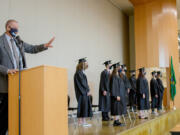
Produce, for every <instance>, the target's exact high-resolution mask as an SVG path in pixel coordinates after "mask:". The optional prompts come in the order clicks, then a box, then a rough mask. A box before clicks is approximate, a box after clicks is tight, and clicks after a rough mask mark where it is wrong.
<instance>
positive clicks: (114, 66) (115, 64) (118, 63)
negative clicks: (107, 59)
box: [110, 62, 120, 69]
mask: <svg viewBox="0 0 180 135" xmlns="http://www.w3.org/2000/svg"><path fill="white" fill-rule="evenodd" d="M119 66H120V62H117V63H114V64H113V65H111V67H110V69H112V67H113V68H117V67H119Z"/></svg>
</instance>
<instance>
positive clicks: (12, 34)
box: [9, 28, 18, 37]
mask: <svg viewBox="0 0 180 135" xmlns="http://www.w3.org/2000/svg"><path fill="white" fill-rule="evenodd" d="M17 32H18V29H16V28H11V30H10V31H9V33H10V34H11V36H12V37H16V33H17Z"/></svg>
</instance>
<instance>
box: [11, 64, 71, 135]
mask: <svg viewBox="0 0 180 135" xmlns="http://www.w3.org/2000/svg"><path fill="white" fill-rule="evenodd" d="M8 96H9V98H8V100H9V110H8V111H9V114H8V115H9V129H8V130H9V135H18V134H19V100H18V99H19V74H18V73H16V74H15V75H9V92H8ZM67 114H68V112H67V70H66V69H62V68H57V67H51V66H39V67H35V68H31V69H27V70H24V71H22V73H21V135H68V117H67Z"/></svg>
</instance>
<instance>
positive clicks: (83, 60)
mask: <svg viewBox="0 0 180 135" xmlns="http://www.w3.org/2000/svg"><path fill="white" fill-rule="evenodd" d="M86 58H87V57H84V58H81V59H79V60H78V61H79V63H81V62H86V61H87V60H86Z"/></svg>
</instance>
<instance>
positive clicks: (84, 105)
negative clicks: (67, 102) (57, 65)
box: [74, 70, 92, 118]
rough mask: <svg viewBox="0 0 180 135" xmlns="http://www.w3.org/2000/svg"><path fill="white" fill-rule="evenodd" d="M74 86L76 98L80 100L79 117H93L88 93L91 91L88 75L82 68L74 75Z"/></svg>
mask: <svg viewBox="0 0 180 135" xmlns="http://www.w3.org/2000/svg"><path fill="white" fill-rule="evenodd" d="M74 87H75V94H76V99H77V102H78V110H77V117H78V118H85V117H92V107H91V102H90V97H89V96H88V95H87V94H88V92H89V86H88V82H87V77H86V75H85V74H84V73H83V71H82V70H78V71H76V73H75V75H74Z"/></svg>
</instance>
